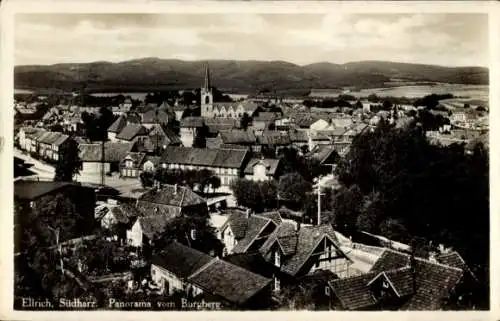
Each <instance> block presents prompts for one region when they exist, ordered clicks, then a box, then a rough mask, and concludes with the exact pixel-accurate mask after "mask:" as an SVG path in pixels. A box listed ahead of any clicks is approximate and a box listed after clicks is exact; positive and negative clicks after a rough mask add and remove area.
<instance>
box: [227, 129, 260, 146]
mask: <svg viewBox="0 0 500 321" xmlns="http://www.w3.org/2000/svg"><path fill="white" fill-rule="evenodd" d="M219 135H220V136H221V138H222V142H223V143H224V144H255V142H256V140H257V138H256V137H255V135H254V133H253V132H252V131H249V130H237V129H232V130H221V131H220V132H219Z"/></svg>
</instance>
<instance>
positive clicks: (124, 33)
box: [15, 13, 488, 65]
mask: <svg viewBox="0 0 500 321" xmlns="http://www.w3.org/2000/svg"><path fill="white" fill-rule="evenodd" d="M18 16H19V17H16V25H15V49H16V50H15V55H16V63H17V64H35V63H58V62H84V61H95V60H109V61H123V60H127V59H134V58H141V57H148V56H157V57H160V58H176V59H186V60H194V59H262V60H277V59H280V60H287V61H290V62H295V63H299V64H305V63H311V62H315V61H332V62H335V63H342V62H346V61H351V60H380V59H384V60H394V61H402V60H404V61H411V62H425V63H436V64H467V65H473V64H482V65H487V62H488V61H487V54H485V53H486V52H487V45H488V36H487V20H486V19H485V16H481V15H477V14H476V15H472V14H470V15H467V14H462V15H458V14H454V15H453V14H452V15H444V14H404V15H401V14H398V15H396V14H355V15H345V14H339V13H331V14H253V13H242V14H235V13H232V14H115V15H112V14H94V15H92V14H57V15H40V14H31V15H30V14H23V15H18ZM457 22H460V23H457ZM444 53H445V54H444ZM478 57H482V58H480V59H479V60H477V59H478Z"/></svg>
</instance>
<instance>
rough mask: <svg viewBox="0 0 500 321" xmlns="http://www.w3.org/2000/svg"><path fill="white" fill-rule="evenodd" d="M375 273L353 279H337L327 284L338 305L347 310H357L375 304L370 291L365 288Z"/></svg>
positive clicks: (375, 301)
mask: <svg viewBox="0 0 500 321" xmlns="http://www.w3.org/2000/svg"><path fill="white" fill-rule="evenodd" d="M375 276H376V273H373V272H372V273H367V274H362V275H358V276H354V277H349V278H344V279H337V280H332V281H330V282H328V283H329V284H330V287H331V288H332V291H333V293H334V294H335V296H336V297H337V298H338V300H339V301H340V304H341V305H342V307H343V308H344V309H347V310H358V309H365V308H369V307H372V306H374V305H376V304H377V300H376V299H375V297H374V296H373V293H372V291H371V290H370V288H369V287H368V286H367V284H368V282H370V281H371V280H372V279H373V278H374V277H375Z"/></svg>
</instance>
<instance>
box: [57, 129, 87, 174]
mask: <svg viewBox="0 0 500 321" xmlns="http://www.w3.org/2000/svg"><path fill="white" fill-rule="evenodd" d="M60 149H61V150H60V154H59V158H58V160H57V163H56V171H55V176H54V181H62V182H71V181H73V177H74V176H75V175H77V174H78V173H80V168H81V166H82V161H81V159H80V156H79V149H78V143H77V142H76V141H75V140H74V139H72V138H70V139H68V140H67V141H66V142H65V144H63V145H61V147H60Z"/></svg>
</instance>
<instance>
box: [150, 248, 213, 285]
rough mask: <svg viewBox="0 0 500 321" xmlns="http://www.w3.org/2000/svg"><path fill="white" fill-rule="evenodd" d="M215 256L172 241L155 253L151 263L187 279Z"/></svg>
mask: <svg viewBox="0 0 500 321" xmlns="http://www.w3.org/2000/svg"><path fill="white" fill-rule="evenodd" d="M212 259H213V257H211V256H210V255H207V254H205V253H203V252H200V251H197V250H195V249H193V248H191V247H189V246H185V245H183V244H180V243H178V242H171V243H169V244H168V245H167V246H165V248H164V249H163V250H162V251H161V252H159V253H157V254H154V255H153V257H152V259H151V264H153V265H156V266H159V267H160V268H162V269H165V270H167V271H169V272H171V273H173V274H174V275H176V276H178V277H180V278H182V279H185V278H187V277H189V276H190V275H191V274H193V273H195V272H196V271H197V270H198V269H200V268H201V267H203V266H204V265H206V264H207V263H209V262H210V261H211V260H212Z"/></svg>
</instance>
